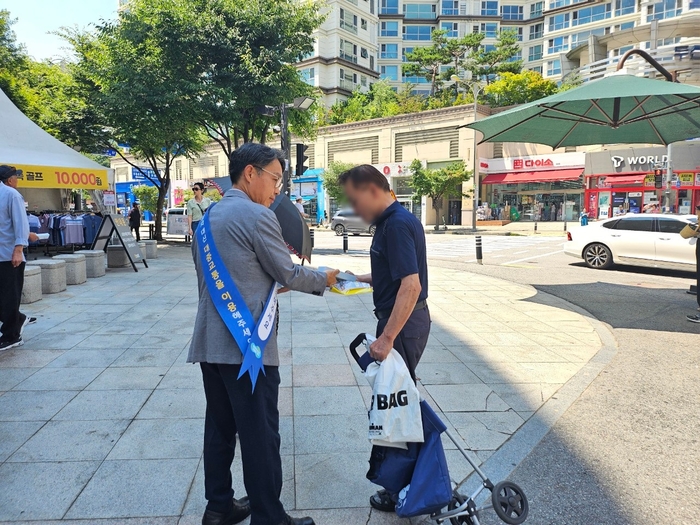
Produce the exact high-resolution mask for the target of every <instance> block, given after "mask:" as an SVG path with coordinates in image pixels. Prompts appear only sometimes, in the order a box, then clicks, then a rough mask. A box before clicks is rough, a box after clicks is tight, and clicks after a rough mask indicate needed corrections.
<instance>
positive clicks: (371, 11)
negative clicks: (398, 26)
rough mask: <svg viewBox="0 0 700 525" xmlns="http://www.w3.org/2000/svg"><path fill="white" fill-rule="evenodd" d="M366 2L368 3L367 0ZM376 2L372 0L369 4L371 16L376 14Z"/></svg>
mask: <svg viewBox="0 0 700 525" xmlns="http://www.w3.org/2000/svg"><path fill="white" fill-rule="evenodd" d="M366 1H367V0H365V2H366ZM375 1H376V0H370V2H369V12H370V14H374V2H375Z"/></svg>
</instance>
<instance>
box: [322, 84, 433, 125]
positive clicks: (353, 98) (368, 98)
mask: <svg viewBox="0 0 700 525" xmlns="http://www.w3.org/2000/svg"><path fill="white" fill-rule="evenodd" d="M412 89H413V86H412V85H411V84H405V85H404V86H403V87H402V88H401V90H399V92H398V93H397V92H396V91H394V88H392V87H391V84H390V83H389V81H388V80H380V81H379V82H375V83H374V84H372V86H371V87H370V89H369V91H367V92H364V91H361V90H360V89H359V88H358V89H356V90H355V91H353V93H352V95H350V96H349V97H348V98H347V100H344V101H341V102H336V103H335V104H333V105H332V106H331V108H330V109H329V110H328V111H327V112H326V113H325V114H324V115H322V116H321V118H320V123H321V124H322V125H332V124H344V123H346V122H358V121H361V120H368V119H373V118H383V117H393V116H394V115H400V114H403V113H414V112H415V111H420V110H421V109H423V108H424V106H425V99H424V98H423V97H421V96H418V95H414V94H413V93H412Z"/></svg>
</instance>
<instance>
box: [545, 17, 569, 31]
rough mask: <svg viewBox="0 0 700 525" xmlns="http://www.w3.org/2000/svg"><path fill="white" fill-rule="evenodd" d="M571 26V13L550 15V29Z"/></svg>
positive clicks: (555, 29) (556, 29) (554, 29)
mask: <svg viewBox="0 0 700 525" xmlns="http://www.w3.org/2000/svg"><path fill="white" fill-rule="evenodd" d="M567 27H569V13H561V14H559V15H554V16H550V17H549V30H550V31H558V30H559V29H566V28H567Z"/></svg>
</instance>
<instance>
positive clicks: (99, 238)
mask: <svg viewBox="0 0 700 525" xmlns="http://www.w3.org/2000/svg"><path fill="white" fill-rule="evenodd" d="M113 235H116V236H117V239H118V240H119V244H121V245H122V247H123V248H124V251H125V252H126V256H127V257H128V258H129V262H131V267H132V268H133V269H134V271H135V272H138V269H137V268H136V263H137V262H142V263H143V265H144V266H145V267H146V268H148V263H147V262H146V259H144V258H143V255H142V254H141V248H139V245H138V243H137V242H136V239H135V238H134V236H133V235H132V234H131V228H129V223H128V222H127V220H126V217H122V216H121V215H110V214H109V213H107V214H105V215H104V216H103V217H102V222H101V223H100V228H99V230H97V235H95V240H94V241H93V242H92V249H93V250H103V251H105V252H106V251H107V246H108V245H109V240H110V239H111V238H112V236H113Z"/></svg>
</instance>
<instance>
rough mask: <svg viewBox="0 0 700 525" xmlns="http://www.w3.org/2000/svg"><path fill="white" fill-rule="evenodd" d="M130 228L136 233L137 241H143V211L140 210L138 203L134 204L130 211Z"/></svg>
mask: <svg viewBox="0 0 700 525" xmlns="http://www.w3.org/2000/svg"><path fill="white" fill-rule="evenodd" d="M129 228H131V231H132V232H134V236H135V237H136V241H137V242H138V241H140V240H141V231H140V230H141V210H140V209H139V205H138V203H137V202H135V203H134V205H133V206H132V207H131V210H130V211H129Z"/></svg>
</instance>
